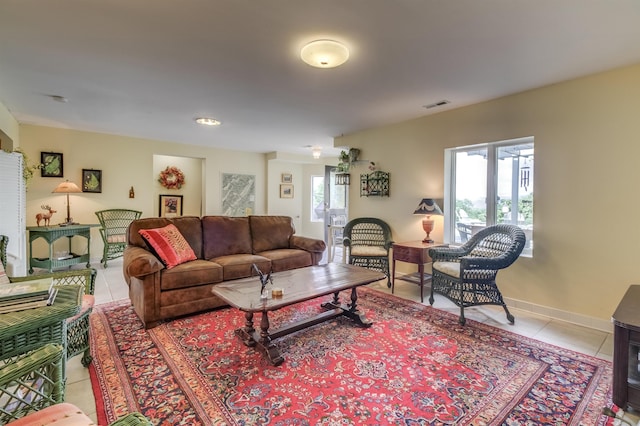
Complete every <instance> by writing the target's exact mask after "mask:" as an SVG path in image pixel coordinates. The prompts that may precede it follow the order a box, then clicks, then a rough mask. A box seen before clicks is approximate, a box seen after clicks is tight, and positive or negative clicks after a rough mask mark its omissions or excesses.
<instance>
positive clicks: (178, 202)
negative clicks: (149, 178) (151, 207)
mask: <svg viewBox="0 0 640 426" xmlns="http://www.w3.org/2000/svg"><path fill="white" fill-rule="evenodd" d="M159 212H160V217H178V216H182V195H160V207H159Z"/></svg>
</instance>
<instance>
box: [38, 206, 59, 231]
mask: <svg viewBox="0 0 640 426" xmlns="http://www.w3.org/2000/svg"><path fill="white" fill-rule="evenodd" d="M40 207H41V208H42V209H43V210H47V211H48V213H38V214H37V215H36V223H37V224H38V226H40V221H41V220H44V226H49V220H50V219H51V216H53V214H54V213H57V211H56V210H54V209H52V208H51V206H50V205H48V204H43V205H41V206H40Z"/></svg>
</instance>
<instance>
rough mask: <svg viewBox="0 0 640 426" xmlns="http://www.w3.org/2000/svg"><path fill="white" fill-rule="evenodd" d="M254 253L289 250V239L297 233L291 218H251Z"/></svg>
mask: <svg viewBox="0 0 640 426" xmlns="http://www.w3.org/2000/svg"><path fill="white" fill-rule="evenodd" d="M249 224H250V225H251V238H252V243H253V253H261V252H263V251H267V250H276V249H282V248H289V238H291V236H292V235H293V234H294V233H295V229H294V227H293V221H292V219H291V218H290V217H289V216H249Z"/></svg>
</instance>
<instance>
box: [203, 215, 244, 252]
mask: <svg viewBox="0 0 640 426" xmlns="http://www.w3.org/2000/svg"><path fill="white" fill-rule="evenodd" d="M202 241H203V249H202V250H203V252H202V257H203V259H207V260H211V259H215V258H218V257H220V256H227V255H231V254H251V253H252V251H251V233H250V232H249V218H246V217H228V216H204V217H203V218H202Z"/></svg>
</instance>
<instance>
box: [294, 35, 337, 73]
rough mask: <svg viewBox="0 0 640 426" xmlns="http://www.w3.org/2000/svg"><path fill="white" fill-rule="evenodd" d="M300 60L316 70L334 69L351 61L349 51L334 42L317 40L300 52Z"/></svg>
mask: <svg viewBox="0 0 640 426" xmlns="http://www.w3.org/2000/svg"><path fill="white" fill-rule="evenodd" d="M300 58H302V60H303V61H305V62H306V63H307V64H309V65H311V66H312V67H316V68H334V67H337V66H339V65H342V64H344V63H345V62H347V59H349V49H347V47H346V46H345V45H344V44H342V43H339V42H337V41H334V40H315V41H312V42H311V43H309V44H306V45H305V46H304V47H303V48H302V50H301V51H300Z"/></svg>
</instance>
